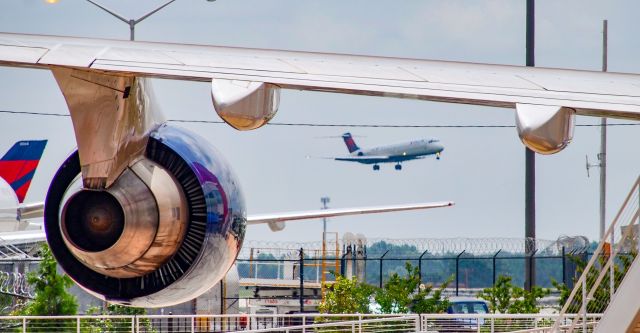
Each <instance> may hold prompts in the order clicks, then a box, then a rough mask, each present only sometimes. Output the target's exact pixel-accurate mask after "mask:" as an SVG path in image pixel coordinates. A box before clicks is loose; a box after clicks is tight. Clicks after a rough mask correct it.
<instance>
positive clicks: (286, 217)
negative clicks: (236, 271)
mask: <svg viewBox="0 0 640 333" xmlns="http://www.w3.org/2000/svg"><path fill="white" fill-rule="evenodd" d="M453 205H454V203H453V202H452V201H443V202H427V203H416V204H404V205H390V206H372V207H360V208H335V209H319V210H310V211H303V212H287V213H274V214H262V215H252V216H248V217H247V224H249V225H252V224H263V223H277V222H285V221H295V220H309V219H317V218H323V217H336V216H345V215H359V214H374V213H386V212H397V211H404V210H418V209H430V208H439V207H449V206H453Z"/></svg>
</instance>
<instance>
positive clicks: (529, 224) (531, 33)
mask: <svg viewBox="0 0 640 333" xmlns="http://www.w3.org/2000/svg"><path fill="white" fill-rule="evenodd" d="M526 12H527V22H526V58H527V59H526V65H527V66H531V67H533V66H535V52H534V49H535V0H527V9H526ZM524 165H525V172H524V173H525V181H524V200H525V208H524V237H525V252H526V255H527V256H529V254H531V253H533V252H534V251H535V249H536V242H535V239H536V154H535V153H534V152H533V150H531V149H529V148H525V162H524ZM527 258H529V259H528V260H534V259H533V256H530V257H527ZM524 275H525V277H524V288H525V289H526V290H531V287H532V286H534V285H535V263H525V273H524Z"/></svg>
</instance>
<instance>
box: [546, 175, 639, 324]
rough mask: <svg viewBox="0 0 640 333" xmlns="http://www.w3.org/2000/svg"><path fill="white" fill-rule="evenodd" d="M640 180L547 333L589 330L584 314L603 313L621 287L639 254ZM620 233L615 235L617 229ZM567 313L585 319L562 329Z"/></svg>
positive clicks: (632, 189)
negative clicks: (577, 314) (637, 232)
mask: <svg viewBox="0 0 640 333" xmlns="http://www.w3.org/2000/svg"><path fill="white" fill-rule="evenodd" d="M639 214H640V177H638V178H637V179H636V181H635V183H634V184H633V186H632V187H631V191H630V192H629V194H628V195H627V197H626V198H625V200H624V203H623V204H622V206H621V207H620V210H619V211H618V213H617V214H616V217H615V218H614V220H613V222H611V225H610V226H609V228H608V229H607V232H606V233H605V234H604V236H603V239H602V240H600V243H599V244H598V248H597V249H596V250H595V251H594V253H593V255H592V256H591V259H590V260H589V262H588V263H587V265H586V266H585V267H584V270H583V272H582V274H581V275H580V278H579V279H578V281H576V283H575V285H574V287H573V290H572V291H571V294H570V295H569V297H568V299H567V301H566V303H565V304H564V306H563V307H562V310H561V311H560V317H559V318H558V320H557V322H556V323H555V325H554V326H553V328H552V329H550V330H549V332H560V331H562V332H573V331H574V329H576V328H580V330H581V331H582V332H587V331H589V330H590V327H589V326H590V322H589V321H588V320H587V319H586V317H584V316H585V315H586V314H587V313H590V312H591V313H593V312H598V313H602V312H604V311H605V309H606V308H607V306H608V305H609V302H610V300H611V299H613V296H614V294H615V292H616V288H617V287H618V286H619V285H620V283H621V282H622V280H623V279H624V276H625V274H626V270H627V269H628V267H629V265H630V264H631V263H632V262H633V260H635V257H636V254H637V252H638V245H639V243H638V235H637V234H636V230H637V229H636V228H637V222H638V220H639V217H640V215H639ZM617 228H621V229H622V230H623V231H621V232H618V233H616V229H617ZM568 313H579V314H582V316H583V317H584V318H582V320H574V321H572V322H571V323H570V324H569V326H568V327H565V326H564V325H565V324H564V320H563V318H564V317H566V316H567V314H568Z"/></svg>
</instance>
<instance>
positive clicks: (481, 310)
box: [436, 297, 489, 332]
mask: <svg viewBox="0 0 640 333" xmlns="http://www.w3.org/2000/svg"><path fill="white" fill-rule="evenodd" d="M447 313H449V314H465V315H466V314H471V315H473V314H476V315H483V314H487V313H489V307H488V306H487V302H486V301H485V300H483V299H480V298H475V297H451V298H449V307H448V308H447ZM483 324H484V319H483V318H451V319H442V320H438V321H437V323H436V326H437V330H438V332H477V331H478V326H482V325H483Z"/></svg>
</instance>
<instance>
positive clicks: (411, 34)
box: [0, 0, 640, 241]
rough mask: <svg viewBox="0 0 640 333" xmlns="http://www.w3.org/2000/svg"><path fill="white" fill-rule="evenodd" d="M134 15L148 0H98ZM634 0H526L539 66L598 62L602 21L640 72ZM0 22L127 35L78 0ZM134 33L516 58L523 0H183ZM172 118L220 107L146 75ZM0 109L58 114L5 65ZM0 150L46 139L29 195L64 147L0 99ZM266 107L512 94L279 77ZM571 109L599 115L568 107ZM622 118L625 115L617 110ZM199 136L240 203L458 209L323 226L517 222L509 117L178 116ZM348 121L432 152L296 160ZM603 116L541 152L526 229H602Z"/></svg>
mask: <svg viewBox="0 0 640 333" xmlns="http://www.w3.org/2000/svg"><path fill="white" fill-rule="evenodd" d="M100 3H102V4H104V5H106V6H108V7H110V8H112V9H115V10H116V11H118V12H119V13H121V14H122V15H123V16H126V17H131V18H137V17H139V16H141V15H143V14H144V13H145V12H146V11H149V10H151V9H153V8H154V7H155V6H157V5H159V4H161V3H162V1H157V0H140V1H124V0H100ZM639 12H640V3H639V2H637V1H585V0H579V1H578V0H576V1H557V0H548V1H540V0H539V1H537V3H536V25H537V26H536V65H537V66H544V67H561V68H577V69H591V70H599V69H600V67H601V43H602V42H601V38H602V34H601V28H602V20H603V19H608V20H609V40H610V44H609V70H610V71H616V72H632V73H638V72H640V61H638V59H640V39H638V35H639V32H640V21H638V20H637V13H639ZM0 31H2V32H20V33H37V34H57V35H73V36H88V37H105V38H116V39H127V38H128V37H129V30H128V27H127V25H125V24H124V23H122V22H120V21H118V20H116V19H115V18H113V17H111V16H109V15H108V14H106V13H104V12H102V11H100V10H99V9H97V8H95V7H93V6H92V5H90V4H89V3H87V2H85V1H83V0H60V1H59V2H58V4H55V5H50V4H46V3H45V1H42V0H13V1H11V0H4V1H0ZM136 37H137V39H139V40H148V41H167V42H180V43H197V44H213V45H227V46H244V47H257V48H275V49H291V50H303V51H320V52H337V53H354V54H365V55H381V56H397V57H411V58H422V59H441V60H456V61H469V62H487V63H497V64H516V65H521V64H524V60H525V39H524V37H525V1H514V0H505V1H453V0H443V1H408V0H405V1H393V2H391V1H370V0H359V1H338V0H325V1H299V0H298V1H295V0H291V1H284V0H269V1H267V0H260V1H258V0H254V1H245V0H218V1H216V2H213V3H211V2H207V1H205V0H188V1H187V0H178V1H176V2H175V3H173V4H171V5H170V6H168V7H167V8H165V9H164V10H162V11H161V12H159V13H158V14H156V15H155V16H152V17H150V18H148V19H147V20H146V21H144V22H142V23H140V24H139V25H138V27H137V29H136ZM155 82H156V84H155V88H156V93H157V96H158V99H159V101H160V104H162V107H163V111H164V112H165V114H166V116H167V118H169V119H198V120H219V118H218V116H217V115H216V114H215V112H214V111H213V108H212V104H211V98H210V94H209V86H208V85H207V84H204V83H188V82H178V81H163V80H158V81H155ZM0 87H1V89H0V110H12V111H27V112H49V113H68V111H67V109H66V104H65V102H64V99H63V97H62V95H61V93H60V91H59V89H58V87H57V85H56V83H55V81H54V79H53V77H52V75H51V74H50V73H49V72H47V71H42V70H27V69H7V68H0ZM0 120H1V121H0V135H1V138H2V139H1V140H0V151H5V150H7V149H8V148H9V147H10V146H11V145H12V144H13V143H14V142H15V141H17V140H20V139H48V140H49V145H48V147H47V149H46V151H45V154H44V156H43V160H42V162H41V165H40V168H39V169H38V172H37V173H36V176H35V178H34V181H33V183H32V187H31V189H30V191H29V193H28V195H27V200H30V201H37V200H43V199H44V196H45V194H46V189H47V187H48V184H49V181H50V180H51V177H52V175H53V173H54V172H55V170H56V169H57V168H58V166H59V165H60V163H61V162H62V161H63V160H64V159H65V158H66V157H67V155H68V154H69V153H70V152H71V151H72V150H73V149H74V147H75V141H74V137H73V131H72V127H71V121H70V119H69V118H65V117H35V116H24V115H9V114H0ZM274 121H276V122H303V123H331V124H341V123H349V124H353V123H362V124H414V125H416V124H435V125H513V124H514V123H515V122H514V112H513V110H511V109H499V108H486V107H476V106H466V105H449V104H442V103H435V102H423V101H412V100H401V99H390V98H377V97H364V96H348V95H338V94H329V93H317V92H298V91H283V92H282V98H281V106H280V111H279V112H278V114H277V116H276V117H275V119H274ZM577 121H578V123H579V124H595V123H599V121H600V120H599V119H598V118H587V117H579V118H578V119H577ZM618 122H620V121H618ZM177 125H178V126H182V127H186V128H188V129H190V130H193V131H195V132H197V133H199V134H200V135H203V136H204V137H205V138H206V139H208V140H209V142H210V143H211V144H213V145H214V146H216V147H217V148H218V150H220V151H221V152H222V154H223V155H224V156H225V157H226V158H227V159H228V160H229V161H230V163H231V164H232V165H233V167H234V168H235V171H236V173H237V175H238V177H239V178H240V182H241V184H242V186H243V189H244V193H245V197H246V200H247V207H248V211H249V213H270V212H278V211H291V210H307V209H316V208H319V207H320V197H322V196H325V195H326V196H329V197H331V204H330V206H332V207H348V206H364V205H380V204H391V203H407V202H419V201H440V200H453V201H455V202H456V206H455V207H453V208H445V209H438V210H432V211H424V212H411V213H409V212H407V213H399V214H386V215H379V216H376V217H354V218H349V217H347V218H339V219H334V220H332V221H331V222H330V224H329V229H330V230H331V231H338V232H340V233H343V232H346V231H351V232H360V233H364V234H365V235H366V236H368V237H390V238H438V237H443V238H451V237H522V236H523V235H524V177H523V176H524V147H523V145H522V144H521V142H520V141H519V139H518V136H517V134H516V130H515V129H514V128H497V129H444V128H438V129H371V128H346V127H345V128H315V127H314V128H308V127H280V126H266V127H264V128H261V129H259V130H256V131H252V132H238V131H235V130H233V129H231V128H230V127H228V126H226V125H216V124H177ZM346 131H350V132H352V133H353V134H354V135H360V136H365V137H362V138H356V140H357V143H358V144H359V145H360V146H361V147H363V148H365V147H370V146H375V145H383V144H388V143H395V142H400V141H404V140H412V139H418V138H431V137H435V138H439V139H440V140H441V142H442V143H443V144H444V146H445V151H444V154H443V156H442V159H441V160H439V161H436V160H435V159H433V158H429V159H425V160H420V161H414V162H408V163H405V164H404V167H403V170H402V171H401V172H398V171H395V170H393V165H382V167H381V170H380V171H379V172H373V171H372V170H371V167H370V166H366V165H358V164H350V163H342V162H335V161H331V160H321V159H306V158H305V156H307V155H312V156H341V155H345V154H347V151H346V148H345V146H344V144H343V143H342V141H341V140H340V139H319V138H317V137H320V136H334V135H340V134H342V133H343V132H346ZM599 135H600V134H599V129H598V128H594V127H578V128H576V131H575V136H574V141H573V142H572V143H571V144H570V145H569V147H568V148H567V149H565V150H564V151H562V152H560V153H558V154H555V155H551V156H540V155H538V156H537V158H536V164H537V210H536V215H537V233H538V237H540V238H544V239H555V238H557V237H558V236H559V235H585V236H587V237H589V238H590V239H595V238H596V237H597V235H598V200H599V199H598V171H597V170H593V171H592V173H591V178H587V174H586V171H585V155H589V158H590V160H591V161H592V162H595V158H596V154H597V153H598V151H599ZM608 141H609V146H608V147H609V148H608V149H609V155H608V158H609V159H608V167H609V168H608V182H609V185H608V193H609V196H608V200H607V207H608V212H607V216H608V218H607V220H610V219H611V217H612V216H613V215H614V213H615V210H617V208H618V206H619V205H620V203H621V201H622V199H623V197H624V196H625V195H626V193H627V191H628V190H629V188H630V186H631V184H632V182H633V181H634V180H635V179H636V177H637V176H638V171H639V170H638V169H639V166H640V154H638V150H637V147H636V146H637V143H638V142H640V127H634V126H627V127H612V128H610V129H609V137H608ZM321 229H322V223H321V222H320V221H312V222H306V223H305V222H295V223H291V224H290V225H289V226H288V227H287V229H285V231H283V232H279V233H272V232H270V231H269V229H268V228H267V227H263V226H258V227H251V228H249V230H248V232H247V238H248V239H254V240H257V239H260V240H295V241H300V240H310V241H311V240H319V239H320V238H321Z"/></svg>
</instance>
